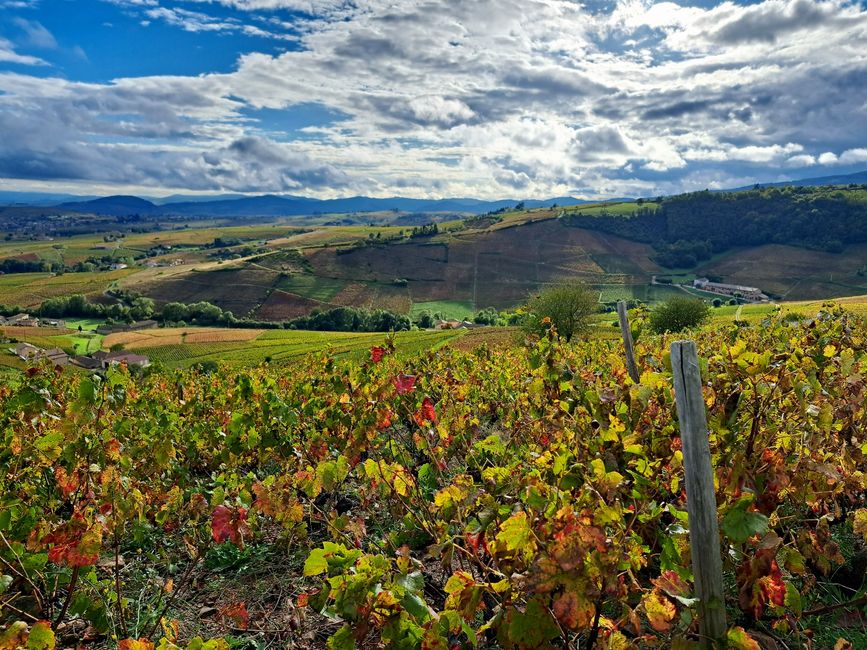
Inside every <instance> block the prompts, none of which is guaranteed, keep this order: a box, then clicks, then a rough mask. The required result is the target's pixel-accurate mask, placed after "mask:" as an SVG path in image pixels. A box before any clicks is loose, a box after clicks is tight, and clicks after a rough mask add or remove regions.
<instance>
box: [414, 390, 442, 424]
mask: <svg viewBox="0 0 867 650" xmlns="http://www.w3.org/2000/svg"><path fill="white" fill-rule="evenodd" d="M414 417H415V421H416V424H418V426H420V427H423V426H424V425H425V424H426V423H428V422H432V423H433V424H436V421H437V412H436V409H434V403H433V400H431V398H430V397H425V398H424V401H423V402H422V403H421V408H420V409H419V410H418V411H416V413H415V416H414Z"/></svg>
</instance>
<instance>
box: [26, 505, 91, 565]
mask: <svg viewBox="0 0 867 650" xmlns="http://www.w3.org/2000/svg"><path fill="white" fill-rule="evenodd" d="M41 541H42V543H43V544H50V545H52V547H51V550H49V551H48V559H49V560H50V561H51V562H54V563H55V564H65V565H67V566H71V567H83V566H91V565H93V564H96V563H97V561H98V560H99V553H100V551H101V550H102V529H101V528H100V527H99V525H98V524H88V523H87V521H86V520H85V518H84V517H83V516H82V515H81V514H80V513H76V514H74V515H73V516H72V518H71V519H70V520H69V521H68V522H66V523H65V524H63V525H62V526H60V527H59V528H57V529H55V530H54V531H52V532H51V533H49V534H48V535H46V536H45V537H43V538H42V540H41Z"/></svg>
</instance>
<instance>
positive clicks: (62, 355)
mask: <svg viewBox="0 0 867 650" xmlns="http://www.w3.org/2000/svg"><path fill="white" fill-rule="evenodd" d="M37 358H38V359H46V360H47V361H49V362H50V363H51V365H53V366H66V365H69V355H68V354H66V352H64V351H63V350H61V349H60V348H51V349H50V350H44V351H42V352H41V353H40V354H39V355H37Z"/></svg>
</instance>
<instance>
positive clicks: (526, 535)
mask: <svg viewBox="0 0 867 650" xmlns="http://www.w3.org/2000/svg"><path fill="white" fill-rule="evenodd" d="M497 542H499V543H500V544H502V545H503V546H504V547H505V549H506V550H507V551H524V553H525V554H526V555H528V556H529V555H530V554H531V553H532V551H533V549H535V548H536V542H535V541H534V540H533V537H532V531H531V529H530V522H529V521H528V519H527V513H526V512H518V513H515V514H514V515H512V516H511V517H509V518H508V519H506V521H504V522H503V523H502V524H501V525H500V532H499V533H497Z"/></svg>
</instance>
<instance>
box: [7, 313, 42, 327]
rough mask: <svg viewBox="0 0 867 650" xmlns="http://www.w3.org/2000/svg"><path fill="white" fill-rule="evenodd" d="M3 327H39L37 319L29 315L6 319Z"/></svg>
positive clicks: (17, 315) (18, 315)
mask: <svg viewBox="0 0 867 650" xmlns="http://www.w3.org/2000/svg"><path fill="white" fill-rule="evenodd" d="M5 325H11V326H13V327H39V319H38V318H36V317H35V316H31V315H30V314H16V315H15V316H10V317H9V318H7V319H6V323H5Z"/></svg>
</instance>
